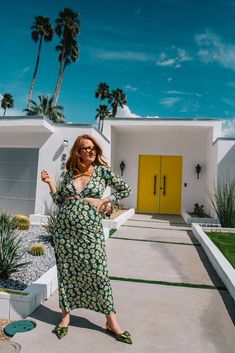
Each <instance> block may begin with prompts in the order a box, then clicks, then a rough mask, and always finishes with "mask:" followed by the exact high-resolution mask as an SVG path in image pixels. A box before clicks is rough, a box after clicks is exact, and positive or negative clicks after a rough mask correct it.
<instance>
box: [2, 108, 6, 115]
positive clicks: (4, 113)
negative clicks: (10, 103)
mask: <svg viewBox="0 0 235 353" xmlns="http://www.w3.org/2000/svg"><path fill="white" fill-rule="evenodd" d="M6 110H7V108H5V109H4V112H3V115H2V116H5V115H6Z"/></svg>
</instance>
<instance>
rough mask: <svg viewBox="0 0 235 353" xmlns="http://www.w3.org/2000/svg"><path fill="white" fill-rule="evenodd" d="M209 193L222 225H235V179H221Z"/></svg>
mask: <svg viewBox="0 0 235 353" xmlns="http://www.w3.org/2000/svg"><path fill="white" fill-rule="evenodd" d="M207 194H208V197H209V199H210V202H211V204H212V208H213V209H214V211H215V212H216V214H217V216H218V219H219V222H220V224H221V226H222V227H235V179H234V180H230V179H228V178H226V179H223V180H222V181H219V182H218V184H217V187H216V186H215V182H214V186H213V191H212V192H211V191H209V190H208V189H207Z"/></svg>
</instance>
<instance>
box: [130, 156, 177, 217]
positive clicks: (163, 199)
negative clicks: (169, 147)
mask: <svg viewBox="0 0 235 353" xmlns="http://www.w3.org/2000/svg"><path fill="white" fill-rule="evenodd" d="M181 189H182V157H181V156H155V155H140V156H139V176H138V196H137V211H139V212H150V213H154V212H156V213H169V214H180V213H181Z"/></svg>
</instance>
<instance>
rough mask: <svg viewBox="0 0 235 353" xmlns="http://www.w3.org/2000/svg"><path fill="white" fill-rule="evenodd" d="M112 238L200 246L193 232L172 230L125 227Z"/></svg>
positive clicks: (118, 230) (119, 229)
mask: <svg viewBox="0 0 235 353" xmlns="http://www.w3.org/2000/svg"><path fill="white" fill-rule="evenodd" d="M111 237H118V238H126V239H139V240H154V241H166V242H178V243H188V244H199V242H198V241H197V239H196V238H195V236H194V235H193V232H192V231H191V230H184V229H183V230H178V229H174V230H172V229H171V230H170V231H169V229H165V228H160V229H159V228H139V227H126V226H125V225H123V226H122V227H120V228H118V229H117V230H116V232H114V233H113V234H112V236H111Z"/></svg>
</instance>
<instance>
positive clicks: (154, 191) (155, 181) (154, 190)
mask: <svg viewBox="0 0 235 353" xmlns="http://www.w3.org/2000/svg"><path fill="white" fill-rule="evenodd" d="M156 183H157V176H156V175H154V179H153V195H156Z"/></svg>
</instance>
